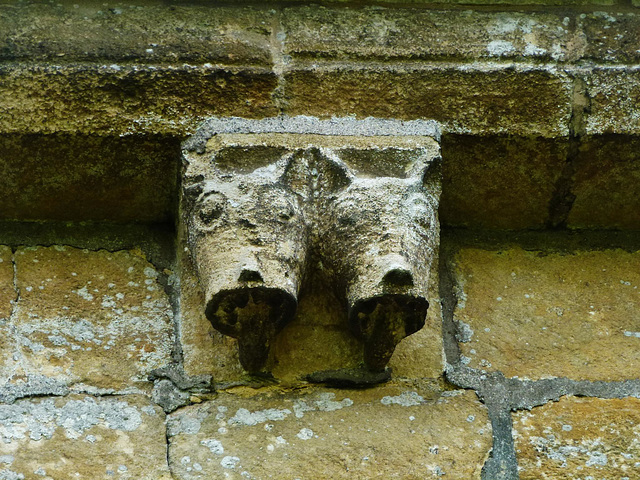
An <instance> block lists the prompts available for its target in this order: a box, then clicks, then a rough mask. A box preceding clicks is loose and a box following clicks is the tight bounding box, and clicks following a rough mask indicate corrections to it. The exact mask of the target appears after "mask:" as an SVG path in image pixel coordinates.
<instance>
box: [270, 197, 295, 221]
mask: <svg viewBox="0 0 640 480" xmlns="http://www.w3.org/2000/svg"><path fill="white" fill-rule="evenodd" d="M272 208H273V210H274V212H275V215H276V219H277V220H278V221H279V222H283V223H286V222H288V221H289V220H291V219H292V218H293V217H294V215H295V214H296V211H295V208H294V207H293V203H292V202H291V201H290V200H288V199H284V198H281V199H279V200H278V201H277V202H276V203H275V204H274V205H272Z"/></svg>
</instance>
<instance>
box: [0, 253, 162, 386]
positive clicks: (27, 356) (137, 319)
mask: <svg viewBox="0 0 640 480" xmlns="http://www.w3.org/2000/svg"><path fill="white" fill-rule="evenodd" d="M15 264H16V280H17V282H16V284H17V288H18V291H19V297H18V300H17V302H16V304H15V309H14V311H13V314H12V315H11V317H10V319H9V322H8V326H9V328H10V331H11V333H12V335H11V337H10V338H11V341H12V342H15V345H14V347H13V348H15V350H13V351H12V352H11V353H12V357H11V358H12V359H13V360H14V361H15V363H14V365H13V369H12V373H11V374H10V375H9V376H8V377H7V378H4V379H2V383H3V384H5V388H6V389H8V390H9V391H10V390H11V389H14V390H15V389H18V390H19V389H20V388H26V389H27V390H28V386H29V381H30V379H32V378H40V379H46V380H48V381H49V382H54V383H56V384H58V385H69V386H74V387H75V388H78V389H81V390H82V389H85V390H91V391H96V392H98V391H99V392H104V393H110V392H114V391H123V390H126V389H129V390H131V389H133V391H136V390H143V391H148V390H149V389H150V388H151V384H150V383H149V382H148V380H147V376H148V374H149V372H150V371H151V370H153V369H155V368H158V367H161V366H163V365H165V364H166V363H168V362H169V361H170V355H171V348H172V345H173V325H172V312H171V308H170V305H169V302H168V299H167V296H166V294H165V293H164V290H163V288H162V286H161V285H160V284H159V283H158V275H159V272H158V271H157V270H156V269H155V268H153V266H152V265H151V264H149V262H147V261H146V260H145V258H144V257H143V256H142V254H141V253H140V252H135V251H119V252H113V253H112V252H107V251H104V250H101V251H97V252H93V251H89V250H79V249H76V248H72V247H64V246H56V247H28V248H19V249H17V251H16V252H15ZM0 265H2V264H0Z"/></svg>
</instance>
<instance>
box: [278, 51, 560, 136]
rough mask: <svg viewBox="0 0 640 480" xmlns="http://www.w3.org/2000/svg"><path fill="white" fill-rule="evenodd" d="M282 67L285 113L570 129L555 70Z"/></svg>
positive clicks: (462, 127) (490, 130)
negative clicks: (426, 119)
mask: <svg viewBox="0 0 640 480" xmlns="http://www.w3.org/2000/svg"><path fill="white" fill-rule="evenodd" d="M315 63H316V64H315V65H311V66H309V67H300V68H292V69H291V70H289V71H288V72H287V73H285V79H286V84H285V96H286V99H287V104H286V106H285V112H286V113H288V114H290V115H315V116H320V117H329V116H334V115H335V116H346V115H355V116H358V117H367V116H375V117H381V118H399V119H403V120H406V119H415V118H431V119H434V120H437V121H439V122H440V123H441V124H442V126H443V131H445V132H448V133H461V134H474V135H491V134H509V135H519V136H542V137H557V136H566V135H568V133H569V131H568V125H569V119H570V117H571V103H572V85H571V82H570V81H569V79H568V78H567V77H566V76H565V75H564V74H563V73H561V72H559V71H557V70H555V69H553V68H546V67H531V66H518V65H504V66H502V65H496V64H486V65H485V64H479V65H477V66H476V65H473V66H470V65H461V66H446V65H442V66H440V65H424V66H417V65H406V66H392V65H389V66H386V65H371V64H366V65H361V66H357V65H355V66H340V65H333V66H331V65H322V64H321V63H318V62H315Z"/></svg>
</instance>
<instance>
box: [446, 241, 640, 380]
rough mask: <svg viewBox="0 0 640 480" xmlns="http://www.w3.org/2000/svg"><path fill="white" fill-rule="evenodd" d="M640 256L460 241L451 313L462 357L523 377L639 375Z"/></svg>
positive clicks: (478, 365) (622, 377)
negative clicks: (490, 248) (485, 245)
mask: <svg viewBox="0 0 640 480" xmlns="http://www.w3.org/2000/svg"><path fill="white" fill-rule="evenodd" d="M639 262H640V254H639V253H638V252H634V253H630V252H626V251H623V250H605V251H582V252H576V253H573V254H561V253H545V252H541V251H525V250H522V249H520V248H511V249H508V250H502V251H486V250H480V249H476V248H464V249H462V250H461V251H460V252H459V253H458V254H457V255H456V257H455V263H456V267H455V276H456V283H457V295H458V304H457V306H456V308H455V313H454V318H455V320H456V321H457V322H458V328H459V333H458V340H459V345H460V349H461V353H462V356H463V357H462V359H463V362H464V363H466V364H468V365H469V366H470V367H474V368H478V369H481V370H485V371H501V372H502V373H504V375H506V376H508V377H515V376H518V377H521V378H529V379H540V378H550V377H568V378H571V379H575V380H609V381H614V380H616V381H622V380H625V379H630V378H638V370H637V365H638V362H639V361H640V348H639V346H640V345H639V341H640V332H638V330H639V325H638V315H637V313H638V309H640V271H639V270H638V268H637V266H638V264H639Z"/></svg>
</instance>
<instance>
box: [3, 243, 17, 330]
mask: <svg viewBox="0 0 640 480" xmlns="http://www.w3.org/2000/svg"><path fill="white" fill-rule="evenodd" d="M13 277H14V272H13V253H12V252H11V248H9V247H7V246H5V245H0V322H2V321H7V320H8V319H9V317H10V316H11V311H12V310H13V301H14V300H15V299H16V297H17V295H18V294H17V292H16V289H15V286H14V284H13V280H14V278H13Z"/></svg>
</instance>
